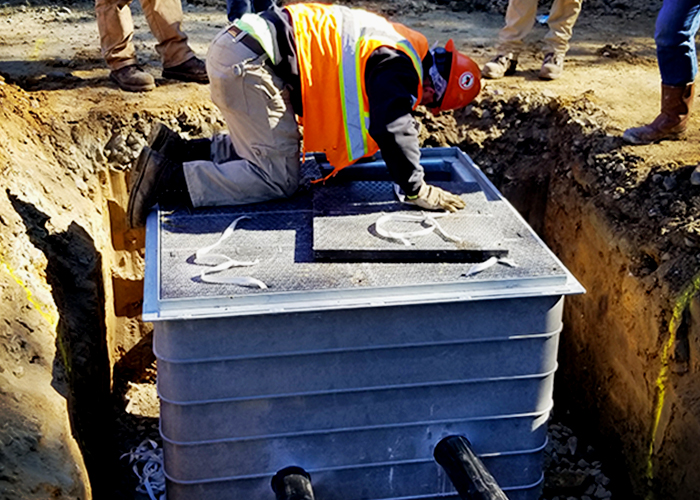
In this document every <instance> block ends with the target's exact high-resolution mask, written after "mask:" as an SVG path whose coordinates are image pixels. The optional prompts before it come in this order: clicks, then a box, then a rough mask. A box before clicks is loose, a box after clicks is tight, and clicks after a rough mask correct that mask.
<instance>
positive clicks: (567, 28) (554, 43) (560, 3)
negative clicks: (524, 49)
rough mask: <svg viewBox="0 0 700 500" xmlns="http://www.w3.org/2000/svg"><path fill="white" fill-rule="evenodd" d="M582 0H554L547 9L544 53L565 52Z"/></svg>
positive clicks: (567, 48)
mask: <svg viewBox="0 0 700 500" xmlns="http://www.w3.org/2000/svg"><path fill="white" fill-rule="evenodd" d="M581 2H582V0H554V3H553V4H552V8H551V9H550V11H549V19H548V20H547V24H548V25H549V33H547V36H546V37H544V53H545V54H547V53H549V52H555V53H557V54H562V55H564V54H566V53H567V51H568V50H569V40H570V39H571V35H572V33H573V30H574V24H576V20H577V19H578V15H579V14H580V13H581Z"/></svg>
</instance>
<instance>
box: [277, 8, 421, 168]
mask: <svg viewBox="0 0 700 500" xmlns="http://www.w3.org/2000/svg"><path fill="white" fill-rule="evenodd" d="M284 8H285V9H286V10H287V11H288V12H289V13H290V15H291V17H292V24H293V26H294V36H295V39H296V46H297V47H296V48H297V60H298V62H299V76H300V79H301V100H302V106H303V109H304V116H303V117H300V118H299V121H300V123H301V124H302V125H303V126H304V151H312V152H323V153H325V154H326V157H327V158H328V162H329V163H330V164H331V165H332V166H333V167H334V168H335V170H334V171H333V173H332V174H331V176H332V175H334V174H336V173H337V172H338V170H340V169H341V168H343V167H346V166H348V165H351V164H352V163H354V162H355V161H357V160H359V159H360V158H363V157H365V156H370V155H373V154H374V153H376V152H377V151H378V150H379V146H377V143H376V142H375V141H374V140H373V139H372V138H371V137H370V136H369V132H368V129H369V100H368V98H367V91H366V89H365V66H366V64H367V59H369V56H370V55H371V54H372V52H374V51H375V50H376V49H378V48H379V47H384V46H386V47H391V48H394V49H397V50H400V51H401V52H403V53H404V54H406V55H407V56H409V57H410V58H411V61H412V62H413V65H414V67H415V69H416V72H417V73H418V77H419V84H418V89H416V92H417V94H418V95H417V97H418V99H417V101H416V103H415V105H414V108H415V107H416V106H418V104H420V101H421V97H422V95H423V63H422V61H423V57H425V55H426V54H427V53H428V40H427V39H426V38H425V36H423V35H422V34H420V33H418V32H417V31H413V30H411V29H409V28H407V27H405V26H403V25H401V24H398V23H391V22H389V21H387V20H386V19H384V18H383V17H381V16H378V15H376V14H372V13H370V12H367V11H363V10H359V9H350V8H347V7H343V6H339V5H322V4H292V5H286V6H285V7H284ZM329 177H330V176H329Z"/></svg>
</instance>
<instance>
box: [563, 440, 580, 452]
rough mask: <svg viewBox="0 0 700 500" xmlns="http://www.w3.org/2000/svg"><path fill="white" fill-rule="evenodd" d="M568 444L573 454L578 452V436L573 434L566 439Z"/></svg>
mask: <svg viewBox="0 0 700 500" xmlns="http://www.w3.org/2000/svg"><path fill="white" fill-rule="evenodd" d="M566 446H567V448H569V453H570V454H571V455H575V454H576V448H577V447H578V439H577V438H576V436H571V437H570V438H569V439H567V441H566Z"/></svg>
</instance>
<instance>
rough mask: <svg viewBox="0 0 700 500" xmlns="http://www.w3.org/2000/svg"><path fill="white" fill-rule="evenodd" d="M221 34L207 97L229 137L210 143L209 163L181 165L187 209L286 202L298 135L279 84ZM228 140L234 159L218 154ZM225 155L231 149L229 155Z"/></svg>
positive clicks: (294, 180)
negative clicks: (272, 200)
mask: <svg viewBox="0 0 700 500" xmlns="http://www.w3.org/2000/svg"><path fill="white" fill-rule="evenodd" d="M266 60H267V56H265V55H262V56H261V55H258V54H255V53H254V52H253V51H252V50H250V49H249V48H248V47H246V46H245V45H244V44H243V43H239V42H237V41H236V40H235V39H234V37H233V36H232V35H231V34H230V33H229V32H228V31H224V32H222V33H220V34H219V36H217V38H215V40H214V42H212V45H211V47H210V48H209V53H208V55H207V70H208V72H209V77H210V80H211V97H212V100H213V101H214V104H216V106H217V107H218V108H219V109H220V110H221V113H222V114H223V115H224V119H225V120H226V124H227V126H228V129H229V136H228V138H226V137H223V138H221V137H219V138H215V140H214V144H213V147H212V153H213V161H211V162H207V161H195V162H189V163H186V164H185V165H184V168H185V176H186V178H187V186H188V190H189V194H190V197H191V200H192V204H193V205H194V206H195V207H197V206H211V205H237V204H244V203H255V202H260V201H266V200H270V199H273V198H282V197H287V196H290V195H291V194H293V193H294V191H295V190H296V189H297V186H298V183H299V139H300V136H299V130H298V127H297V123H296V119H295V117H294V113H293V111H292V106H291V103H290V100H289V92H288V91H287V90H286V89H283V82H282V80H281V79H280V78H279V77H277V76H276V75H275V74H274V73H273V72H272V70H271V68H270V66H269V65H267V64H265V62H266ZM227 140H230V142H231V144H232V145H233V149H234V150H235V152H236V156H235V157H233V158H232V157H231V156H232V155H231V154H230V153H227V152H226V151H227V148H225V147H224V148H222V147H221V144H220V141H227ZM228 151H229V152H230V149H228Z"/></svg>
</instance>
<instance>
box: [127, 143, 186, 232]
mask: <svg viewBox="0 0 700 500" xmlns="http://www.w3.org/2000/svg"><path fill="white" fill-rule="evenodd" d="M132 172H133V176H134V178H133V180H132V182H131V192H130V193H129V204H128V206H127V209H126V218H127V221H126V222H127V224H128V226H129V227H131V228H139V227H143V226H145V225H146V218H147V217H148V213H149V212H150V211H151V208H153V207H154V206H155V205H156V204H158V203H167V204H169V205H172V204H174V203H176V202H178V201H179V202H180V204H181V205H191V201H190V197H189V193H188V192H187V184H186V183H185V176H184V172H183V170H182V164H180V163H175V162H173V161H170V160H169V159H167V158H166V157H165V156H163V155H162V154H160V153H159V152H157V151H154V150H152V149H151V148H149V147H144V148H143V149H142V150H141V154H140V155H139V157H138V158H137V160H136V163H135V164H134V167H133V171H132Z"/></svg>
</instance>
